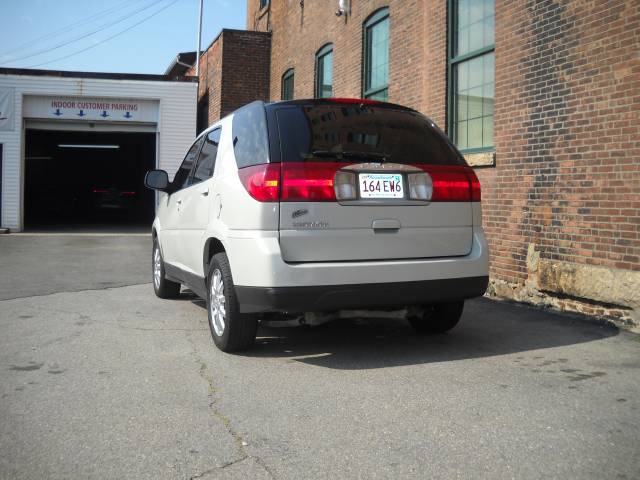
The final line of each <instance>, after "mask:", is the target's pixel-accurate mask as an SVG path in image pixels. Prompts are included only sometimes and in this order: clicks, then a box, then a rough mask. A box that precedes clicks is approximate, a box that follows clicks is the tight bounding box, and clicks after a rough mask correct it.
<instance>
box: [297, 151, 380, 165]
mask: <svg viewBox="0 0 640 480" xmlns="http://www.w3.org/2000/svg"><path fill="white" fill-rule="evenodd" d="M390 156H391V155H389V154H388V153H377V152H358V151H356V150H347V151H344V152H332V151H330V150H313V151H312V152H311V153H308V154H305V155H304V158H313V157H331V158H338V159H341V158H364V159H376V160H380V161H381V162H386V161H387V160H388V159H389V157H390Z"/></svg>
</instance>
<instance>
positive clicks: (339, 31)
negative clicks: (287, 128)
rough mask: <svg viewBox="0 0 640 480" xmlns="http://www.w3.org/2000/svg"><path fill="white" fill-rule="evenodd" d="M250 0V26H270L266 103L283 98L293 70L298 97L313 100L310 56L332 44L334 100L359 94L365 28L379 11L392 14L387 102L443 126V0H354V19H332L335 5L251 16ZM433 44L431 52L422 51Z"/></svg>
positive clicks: (278, 8) (293, 5) (252, 3)
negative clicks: (383, 9)
mask: <svg viewBox="0 0 640 480" xmlns="http://www.w3.org/2000/svg"><path fill="white" fill-rule="evenodd" d="M257 5H259V2H258V0H249V4H248V10H247V11H248V14H247V27H248V28H254V27H255V28H260V29H266V28H271V32H272V54H271V88H270V98H271V99H272V100H278V99H280V94H281V88H282V75H283V74H284V73H285V71H287V70H288V69H289V68H294V71H295V83H294V97H295V98H312V97H313V96H314V78H315V54H316V53H317V52H318V50H320V48H322V47H323V46H324V45H326V44H327V43H333V74H334V78H333V94H334V96H336V97H361V96H362V62H361V60H362V53H363V46H362V39H363V29H362V25H363V22H365V21H366V19H367V18H368V17H369V16H370V15H371V14H372V13H374V12H375V11H376V10H378V9H379V8H381V7H387V6H388V7H389V12H390V45H389V54H390V65H389V99H390V101H392V102H397V103H402V104H404V105H407V106H410V107H413V108H416V109H418V110H421V111H424V112H427V113H428V114H429V115H430V116H431V117H432V119H433V120H434V121H435V122H436V123H438V124H439V125H441V126H444V120H445V117H444V115H445V100H446V97H445V86H446V82H445V81H444V79H445V74H446V28H433V22H434V20H435V21H442V24H443V25H445V26H446V8H445V3H444V2H428V1H426V0H408V1H407V0H405V1H388V0H386V1H385V0H369V1H354V2H352V9H351V15H347V16H342V17H337V16H336V15H335V12H336V10H337V6H338V2H337V1H336V2H327V1H318V0H315V1H313V0H307V1H305V2H304V6H303V7H301V6H300V2H298V1H272V2H271V5H270V7H269V8H267V9H263V10H262V11H256V10H255V8H256V6H257ZM428 45H431V46H432V48H427V46H428Z"/></svg>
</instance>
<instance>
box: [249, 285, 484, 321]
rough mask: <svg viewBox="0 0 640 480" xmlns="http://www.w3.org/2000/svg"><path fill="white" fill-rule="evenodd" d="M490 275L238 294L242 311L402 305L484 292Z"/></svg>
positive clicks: (264, 289) (257, 289) (255, 289)
mask: <svg viewBox="0 0 640 480" xmlns="http://www.w3.org/2000/svg"><path fill="white" fill-rule="evenodd" d="M488 283H489V277H487V276H482V277H466V278H448V279H443V280H423V281H419V282H400V283H364V284H357V285H322V286H312V287H242V286H236V295H237V298H238V302H239V304H240V310H241V311H242V312H246V313H249V312H269V311H287V312H321V311H331V310H346V309H358V308H362V309H375V308H387V307H403V306H407V305H421V304H429V303H440V302H450V301H455V300H464V299H467V298H473V297H479V296H481V295H483V294H484V292H485V290H486V289H487V285H488Z"/></svg>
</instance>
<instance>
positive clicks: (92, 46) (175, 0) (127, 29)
mask: <svg viewBox="0 0 640 480" xmlns="http://www.w3.org/2000/svg"><path fill="white" fill-rule="evenodd" d="M177 2H178V0H173V1H172V2H171V3H169V4H167V5H165V6H164V7H162V8H161V9H160V10H156V11H155V12H154V13H152V14H151V15H149V16H148V17H145V18H143V19H142V20H140V21H139V22H137V23H134V24H133V25H131V26H130V27H127V28H125V29H124V30H121V31H119V32H118V33H116V34H114V35H111V36H110V37H107V38H105V39H104V40H102V41H100V42H98V43H96V44H94V45H91V46H89V47H86V48H83V49H82V50H78V51H77V52H73V53H70V54H69V55H65V56H63V57H58V58H55V59H53V60H49V61H48V62H42V63H38V64H36V65H29V66H28V67H23V68H35V67H40V66H42V65H48V64H50V63H53V62H57V61H59V60H66V59H67V58H70V57H73V56H75V55H79V54H80V53H84V52H86V51H87V50H91V49H92V48H95V47H97V46H99V45H102V44H103V43H106V42H108V41H109V40H113V39H114V38H116V37H118V36H120V35H122V34H123V33H126V32H128V31H129V30H131V29H133V28H135V27H137V26H138V25H141V24H142V23H144V22H146V21H147V20H150V19H152V18H153V17H155V16H156V15H158V14H159V13H160V12H162V11H164V10H166V9H167V8H169V7H171V6H172V5H174V4H176V3H177Z"/></svg>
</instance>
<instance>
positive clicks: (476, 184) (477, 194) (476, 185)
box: [467, 167, 482, 202]
mask: <svg viewBox="0 0 640 480" xmlns="http://www.w3.org/2000/svg"><path fill="white" fill-rule="evenodd" d="M467 175H469V181H470V182H471V201H472V202H479V201H480V200H481V199H482V193H481V188H480V180H478V176H477V175H476V172H475V171H474V170H473V168H471V167H467Z"/></svg>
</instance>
